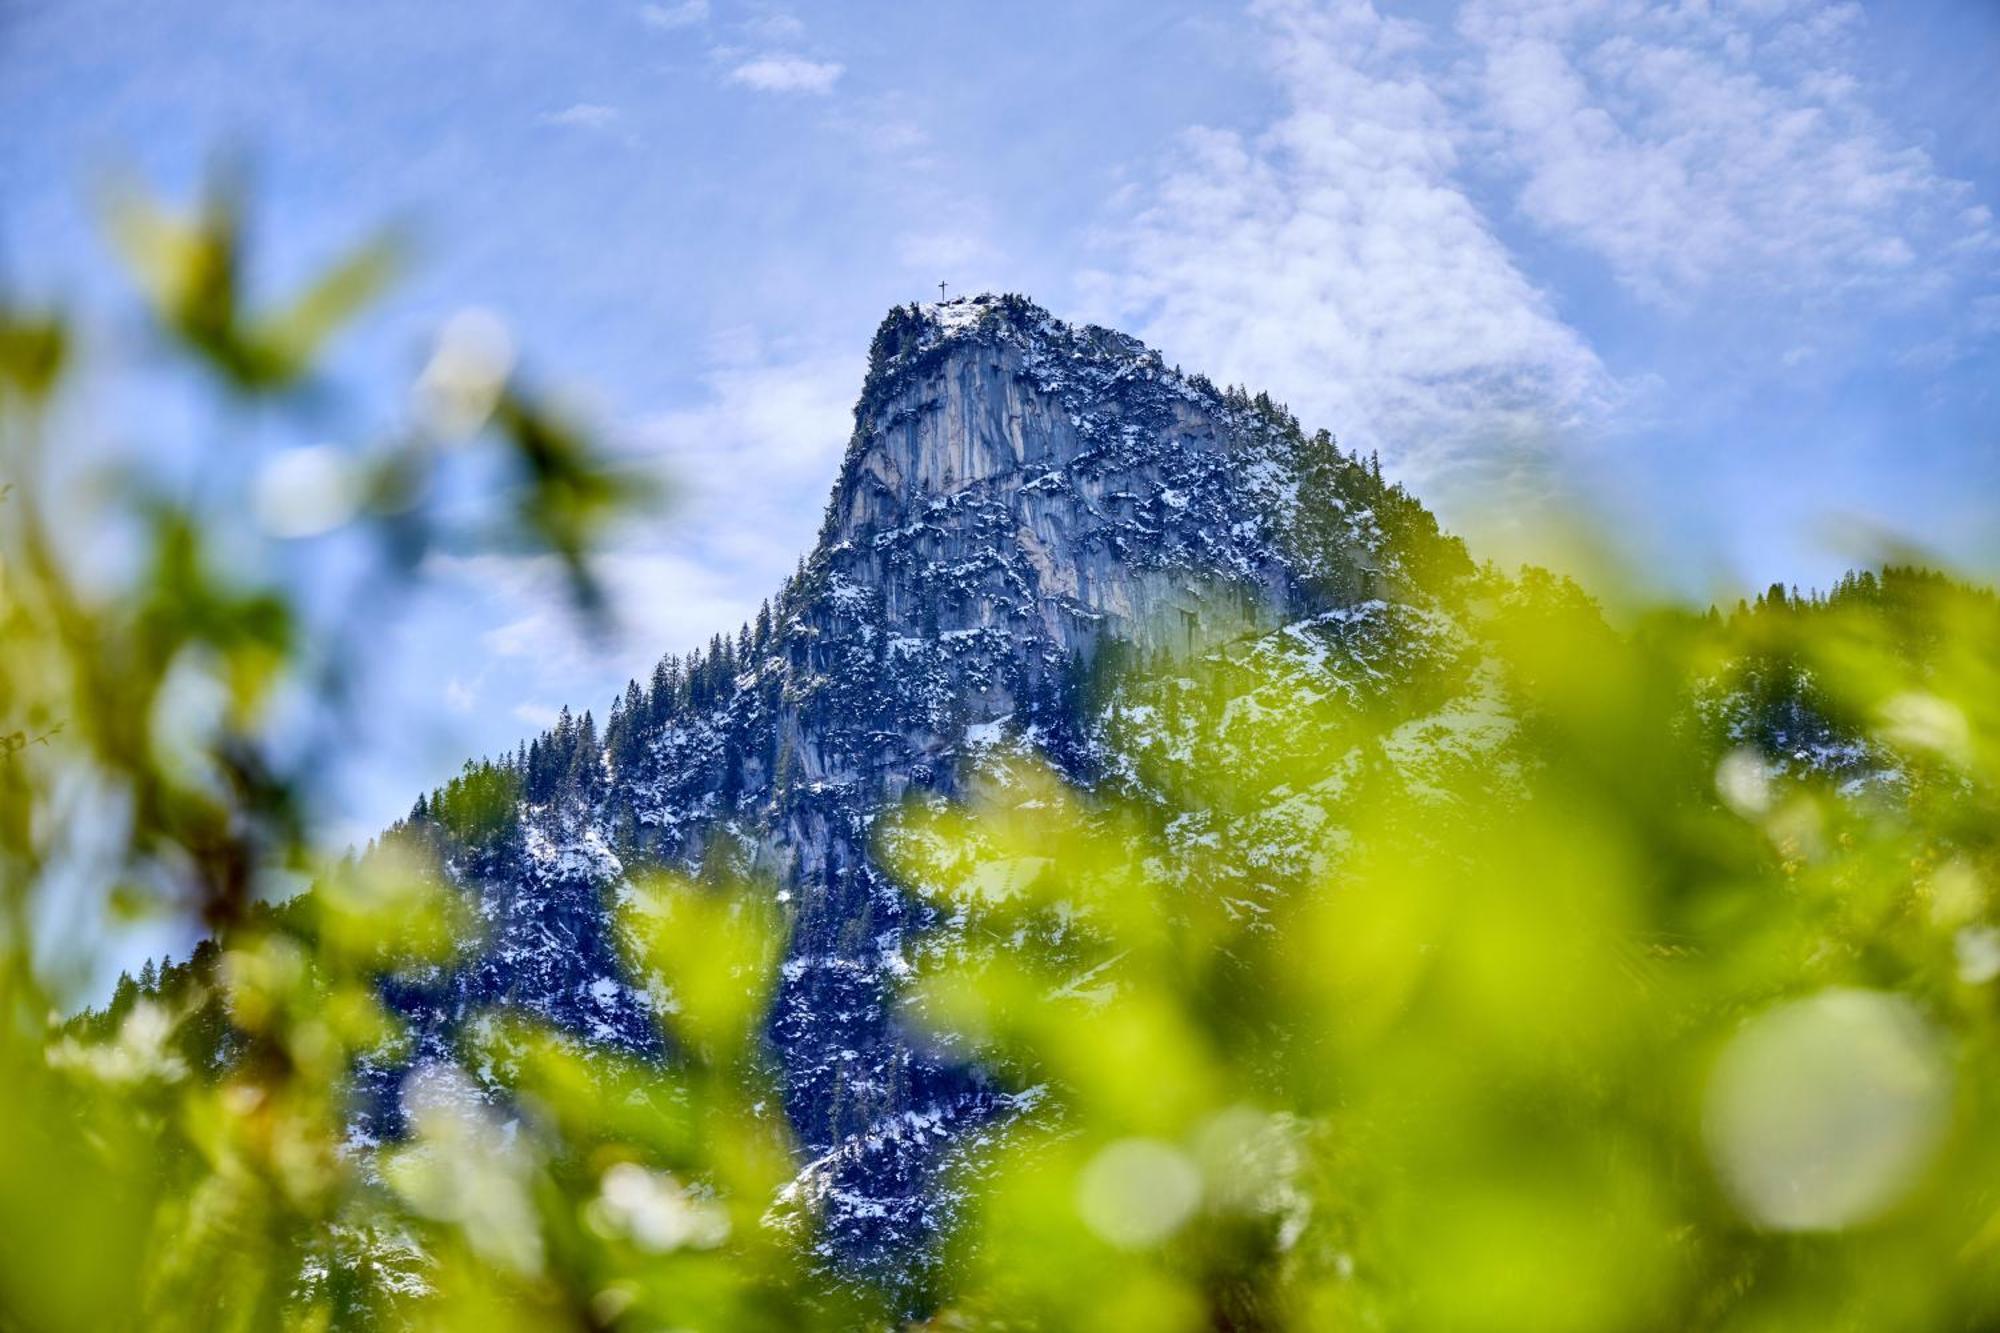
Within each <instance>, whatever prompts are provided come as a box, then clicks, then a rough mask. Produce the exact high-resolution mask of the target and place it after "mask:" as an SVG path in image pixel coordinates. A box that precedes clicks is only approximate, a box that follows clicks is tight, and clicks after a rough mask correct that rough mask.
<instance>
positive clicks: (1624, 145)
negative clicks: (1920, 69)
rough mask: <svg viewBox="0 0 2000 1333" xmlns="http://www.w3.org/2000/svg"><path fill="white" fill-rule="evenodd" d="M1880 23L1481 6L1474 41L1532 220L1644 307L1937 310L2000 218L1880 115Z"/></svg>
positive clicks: (1625, 3) (1760, 8) (1481, 112)
mask: <svg viewBox="0 0 2000 1333" xmlns="http://www.w3.org/2000/svg"><path fill="white" fill-rule="evenodd" d="M1861 24H1862V18H1861V13H1860V9H1859V7H1858V6H1856V5H1853V4H1850V3H1829V2H1828V0H1767V2H1766V3H1761V4H1758V5H1754V6H1748V7H1745V6H1741V5H1736V6H1724V5H1715V6H1712V7H1711V6H1709V5H1671V6H1670V5H1659V4H1642V3H1637V2H1636V0H1614V3H1608V4H1607V3H1604V2H1603V0H1471V3H1468V4H1467V5H1466V6H1465V7H1464V9H1463V11H1462V12H1461V15H1460V20H1459V30H1460V32H1461V34H1462V35H1463V36H1464V37H1465V38H1466V39H1467V41H1469V42H1470V43H1471V44H1472V47H1473V49H1474V63H1475V65H1476V67H1477V70H1478V73H1477V75H1476V84H1475V87H1476V99H1477V100H1476V105H1477V113H1476V114H1477V115H1478V117H1479V119H1480V121H1481V123H1482V127H1483V128H1485V129H1487V130H1489V131H1491V132H1492V134H1493V135H1494V141H1495V142H1496V143H1497V145H1498V147H1499V149H1500V156H1501V159H1502V160H1503V161H1504V162H1505V163H1506V164H1507V165H1508V167H1510V168H1511V170H1512V172H1513V174H1514V176H1515V178H1516V179H1517V181H1518V188H1519V203H1520V207H1521V209H1522V211H1523V212H1524V213H1525V214H1526V216H1527V217H1528V218H1530V219H1531V220H1532V221H1534V222H1535V223H1537V224H1538V225H1540V226H1541V227H1543V228H1544V229H1546V230H1547V231H1549V232H1551V233H1554V234H1556V235H1560V236H1563V237H1565V238H1567V239H1569V240H1572V241H1574V242H1576V243H1577V244H1579V245H1582V246H1584V247H1585V248H1587V249H1589V250H1591V251H1593V252H1595V253H1596V254H1598V255H1599V256H1601V257H1602V258H1603V259H1604V261H1605V262H1606V263H1608V264H1609V265H1610V267H1611V269H1612V271H1613V272H1614V273H1615V274H1616V275H1617V276H1618V278H1619V280H1620V281H1621V282H1623V283H1624V284H1625V285H1626V286H1627V287H1629V288H1630V289H1632V290H1633V291H1635V292H1636V293H1638V294H1639V295H1641V296H1642V297H1644V298H1646V299H1649V300H1654V301H1659V302H1663V303H1667V304H1680V303H1684V302H1685V301H1687V300H1690V299H1692V298H1693V297H1694V296H1696V295H1698V294H1699V293H1700V292H1701V290H1702V289H1703V288H1705V287H1707V286H1709V285H1711V284H1714V283H1717V282H1721V281H1728V282H1729V283H1731V284H1732V285H1734V286H1735V287H1737V288H1738V289H1739V292H1740V290H1741V289H1743V288H1745V287H1747V288H1748V289H1750V290H1751V291H1752V292H1753V293H1770V292H1774V291H1791V292H1794V293H1796V294H1797V295H1798V296H1800V297H1801V298H1804V299H1806V300H1808V301H1811V302H1815V303H1824V302H1825V301H1826V300H1827V299H1829V298H1833V297H1838V296H1840V295H1843V294H1846V293H1849V292H1852V291H1855V290H1857V289H1861V290H1866V291H1868V292H1870V293H1872V294H1875V295H1877V296H1881V295H1894V296H1896V297H1898V298H1902V299H1907V298H1910V297H1921V296H1923V295H1925V294H1928V293H1931V292H1935V291H1936V290H1938V289H1939V287H1940V284H1942V283H1945V282H1947V281H1948V275H1947V274H1946V272H1945V269H1946V268H1947V267H1948V266H1949V264H1950V262H1952V261H1951V259H1950V256H1952V255H1954V254H1957V255H1963V254H1965V253H1967V252H1968V251H1972V252H1984V253H1989V254H1990V253H1991V252H1992V247H1993V242H1994V234H1993V232H1992V229H1991V218H1990V216H1989V215H1987V214H1986V213H1985V212H1984V210H1981V209H1977V208H1973V207H1969V206H1968V205H1969V203H1970V201H1969V198H1968V195H1969V187H1968V186H1966V185H1964V184H1963V183H1961V182H1957V181H1953V180H1950V179H1947V178H1946V177H1944V176H1943V175H1942V174H1941V173H1940V172H1939V170H1938V169H1937V166H1936V164H1935V163H1933V162H1932V160H1931V158H1930V157H1929V155H1928V154H1927V153H1925V152H1924V151H1923V150H1922V149H1921V148H1919V147H1917V146H1915V145H1913V144H1910V143H1908V142H1905V141H1903V140H1902V139H1900V138H1899V137H1898V136H1897V135H1896V134H1895V133H1894V132H1893V130H1892V129H1891V128H1890V127H1889V126H1888V125H1887V124H1886V123H1884V122H1883V120H1882V119H1881V118H1880V117H1879V116H1878V115H1877V114H1875V112H1874V111H1873V110H1872V109H1871V108H1870V106H1869V105H1868V103H1867V101H1866V99H1865V95H1864V94H1865V90H1864V88H1863V85H1862V83H1861V82H1860V80H1859V79H1857V78H1856V77H1855V75H1854V74H1853V73H1852V72H1851V71H1850V69H1849V68H1848V67H1847V65H1848V63H1849V60H1850V56H1851V53H1852V47H1853V44H1854V42H1855V40H1856V37H1857V30H1858V29H1859V28H1860V27H1861Z"/></svg>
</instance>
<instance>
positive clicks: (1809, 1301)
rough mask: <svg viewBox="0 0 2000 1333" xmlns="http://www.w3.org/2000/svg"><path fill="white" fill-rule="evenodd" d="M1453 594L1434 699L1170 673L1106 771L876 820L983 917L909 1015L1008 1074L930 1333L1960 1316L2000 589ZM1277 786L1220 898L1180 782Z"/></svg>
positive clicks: (901, 856) (1020, 774)
mask: <svg viewBox="0 0 2000 1333" xmlns="http://www.w3.org/2000/svg"><path fill="white" fill-rule="evenodd" d="M1467 593H1468V595H1467V597H1466V610H1465V611H1464V613H1463V614H1464V617H1465V626H1466V631H1467V633H1466V639H1465V642H1464V643H1463V645H1462V649H1463V652H1462V661H1461V662H1460V664H1459V667H1458V670H1457V675H1458V678H1459V685H1460V687H1461V689H1462V691H1463V693H1462V694H1461V695H1460V696H1459V697H1458V700H1457V702H1456V703H1453V702H1451V701H1450V699H1449V698H1444V699H1442V701H1441V699H1440V697H1439V696H1436V695H1431V696H1429V697H1426V698H1422V699H1418V700H1415V701H1412V700H1408V699H1406V700H1403V701H1402V702H1401V704H1400V705H1397V704H1395V703H1394V702H1393V701H1391V702H1390V704H1389V705H1388V706H1383V703H1382V701H1381V700H1377V701H1376V702H1375V704H1374V705H1370V704H1368V703H1367V702H1366V701H1363V702H1357V701H1356V700H1354V699H1352V698H1345V697H1340V696H1339V695H1338V694H1337V693H1336V694H1334V695H1331V696H1329V695H1328V694H1327V692H1325V691H1324V690H1321V691H1318V692H1304V691H1294V692H1293V693H1292V694H1291V695H1290V696H1289V698H1288V699H1274V697H1273V695H1272V693H1271V692H1270V691H1268V690H1266V691H1264V692H1262V693H1259V694H1256V695H1255V696H1254V698H1255V699H1256V700H1258V701H1259V711H1257V712H1255V713H1246V711H1245V710H1243V709H1241V708H1240V707H1238V708H1233V707H1232V701H1234V703H1236V704H1240V703H1242V702H1243V701H1244V700H1245V699H1247V698H1251V697H1253V696H1251V695H1248V694H1246V693H1245V688H1246V682H1245V680H1244V679H1243V675H1242V668H1241V666H1240V665H1234V664H1230V663H1227V662H1225V661H1222V660H1220V659H1216V660H1211V661H1210V662H1208V663H1206V664H1202V663H1195V664H1188V665H1186V666H1183V667H1179V668H1176V669H1174V670H1171V671H1169V672H1167V673H1164V674H1163V676H1162V677H1161V678H1159V679H1156V680H1153V681H1149V682H1137V683H1135V688H1136V694H1135V696H1134V698H1135V700H1137V701H1140V702H1139V703H1138V705H1137V711H1139V712H1140V713H1141V714H1142V715H1143V716H1144V717H1145V718H1146V719H1148V720H1149V721H1152V722H1155V723H1157V721H1158V720H1159V719H1161V718H1169V717H1174V716H1176V715H1179V716H1185V717H1189V718H1192V719H1194V721H1193V724H1192V725H1191V726H1190V727H1189V728H1188V729H1187V735H1188V736H1191V737H1192V740H1191V741H1189V742H1188V743H1186V744H1184V745H1182V746H1181V747H1180V749H1179V751H1178V753H1177V754H1176V755H1175V756H1174V757H1173V759H1172V761H1171V762H1169V763H1163V764H1161V765H1158V766H1155V767H1154V768H1150V769H1148V770H1147V771H1146V772H1145V773H1144V774H1143V775H1142V777H1143V779H1144V780H1143V781H1142V782H1140V783H1139V784H1138V785H1137V793H1138V794H1137V795H1135V796H1134V797H1132V798H1131V799H1125V800H1116V801H1104V800H1100V799H1093V798H1092V797H1090V796H1087V795H1084V794H1082V793H1076V792H1072V791H1069V790H1066V789H1065V788H1064V787H1063V785H1062V784H1061V783H1060V782H1059V781H1057V780H1056V779H1055V778H1054V777H1053V776H1052V775H1050V774H1048V773H1046V772H1042V771H1039V770H1035V769H1032V768H1029V769H1025V770H1018V771H1014V772H1012V773H1008V774H1005V775H1003V776H1002V778H1001V779H1000V780H997V781H990V782H988V783H986V784H984V786H983V787H982V788H981V790H980V791H979V792H978V793H977V794H976V796H975V798H974V799H973V800H972V801H971V802H969V803H967V804H965V805H962V806H957V807H938V806H931V807H928V808H925V807H919V808H917V809H914V810H913V811H912V812H911V814H910V815H909V817H908V818H907V819H906V820H905V821H903V823H902V825H901V826H900V827H899V828H898V829H896V830H895V831H894V832H892V833H891V834H890V835H888V837H887V838H886V840H885V848H886V849H887V851H888V852H889V854H890V855H891V857H892V858H893V860H894V861H895V863H896V864H898V865H899V866H900V867H901V869H902V871H903V873H904V876H905V878H906V879H907V880H908V881H909V882H910V883H912V884H914V885H918V886H921V887H922V888H923V889H924V890H925V891H926V892H928V893H929V894H931V895H932V897H933V899H934V900H935V901H936V902H937V904H938V905H939V907H940V909H941V910H942V911H943V912H945V913H946V914H947V915H948V916H950V917H951V918H952V919H953V920H954V921H955V922H957V923H959V924H960V926H961V927H962V929H963V930H964V932H965V935H966V936H967V938H970V939H973V940H983V941H985V942H986V944H987V947H983V948H969V949H959V950H954V951H948V952H944V953H941V954H938V955H935V956H934V957H933V959H932V961H931V964H930V965H929V966H928V967H927V968H926V969H925V975H924V976H923V977H922V978H921V980H920V981H919V982H918V984H917V985H916V986H915V988H914V990H913V993H912V995H911V997H910V1011H911V1015H912V1018H913V1020H914V1021H916V1022H918V1023H919V1024H921V1025H923V1026H924V1027H926V1028H928V1029H929V1030H930V1031H931V1032H932V1033H933V1034H934V1037H935V1039H936V1040H937V1041H939V1042H940V1043H941V1044H943V1045H945V1046H946V1047H947V1048H948V1049H954V1050H959V1051H964V1052H967V1053H969V1054H972V1055H974V1056H976V1057H977V1058H978V1059H980V1060H981V1061H982V1062H983V1063H984V1064H985V1065H986V1066H987V1067H988V1068H990V1069H993V1070H995V1071H998V1072H1000V1073H1001V1074H1003V1075H1004V1076H1005V1077H1006V1078H1008V1079H1009V1080H1010V1081H1011V1082H1012V1084H1013V1086H1014V1087H1015V1088H1017V1089H1019V1090H1034V1091H1035V1092H1036V1094H1037V1095H1038V1096H1040V1097H1041V1098H1042V1102H1041V1106H1040V1109H1039V1110H1038V1112H1037V1113H1036V1114H1035V1115H1032V1116H1030V1117H1026V1118H1024V1119H1023V1120H1022V1121H1021V1122H1020V1123H1019V1124H1018V1126H1017V1127H1016V1129H1015V1131H1014V1133H1013V1134H1012V1136H1011V1138H1010V1139H1009V1141H1008V1142H1007V1144H1006V1146H1005V1147H1003V1148H1001V1149H999V1150H996V1151H995V1152H993V1153H991V1154H989V1155H988V1156H987V1158H986V1159H984V1160H982V1161H981V1162H979V1163H978V1164H976V1165H975V1166H973V1167H971V1168H968V1170H967V1173H966V1181H965V1182H964V1187H965V1188H966V1189H967V1191H968V1192H969V1194H970V1196H971V1197H972V1198H973V1200H974V1205H973V1206H974V1210H975V1214H976V1221H975V1222H974V1224H973V1225H971V1226H970V1227H969V1228H968V1229H967V1231H966V1233H965V1234H964V1235H962V1236H961V1237H960V1238H959V1244H960V1247H961V1252H960V1253H959V1255H958V1256H957V1261H956V1265H955V1269H954V1271H955V1272H956V1273H958V1274H959V1275H961V1277H962V1279H963V1281H962V1284H961V1285H960V1286H958V1287H957V1289H955V1290H953V1291H951V1292H949V1293H947V1294H946V1296H945V1312H944V1313H943V1314H942V1315H940V1316H939V1318H938V1320H937V1324H938V1326H940V1327H986V1326H1017V1325H1027V1326H1040V1327H1077V1328H1086V1327H1087V1328H1156V1329H1166V1328H1186V1329H1197V1328H1232V1329H1248V1328H1328V1329H1349V1328H1385V1329H1388V1328H1393V1329H1402V1328H1439V1329H1495V1330H1501V1329H1520V1330H1530V1329H1533V1330H1545V1329H1578V1330H1601V1329H1640V1328H1731V1329H1781V1328H1782V1329H1797V1328H1847V1329H1886V1328H1972V1327H1983V1326H1985V1325H1986V1324H1988V1323H1990V1322H1991V1321H1992V1320H1993V1319H1994V1318H1995V1317H1996V1314H2000V1270H1996V1269H1995V1268H1994V1265H1993V1258H1994V1253H1993V1244H1994V1238H1995V1236H1996V1235H2000V1148H1996V1144H1995V1140H1994V1137H1993V1135H1992V1134H1991V1133H1990V1129H1991V1127H1992V1126H1993V1125H1994V1124H1995V1123H1996V1121H1995V1113H1996V1107H1995V1105H1994V1090H1995V1089H1996V1088H2000V1048H1996V1037H2000V1024H1996V1017H2000V1004H1996V1000H2000V995H1996V991H1995V984H1996V979H2000V949H1996V948H1995V946H1996V945H2000V930H1996V926H1995V914H1994V905H1993V903H1992V901H1991V896H1990V895H1991V886H1992V885H1993V884H1994V883H1995V874H1996V872H2000V805H1996V795H1997V794H2000V787H1996V778H2000V602H1996V599H1995V598H1994V597H1993V595H1992V594H1991V593H1989V592H1986V591H1984V590H1979V589H1974V588H1970V587H1967V586H1964V585H1961V584H1958V583H1955V582H1952V581H1950V580H1948V579H1945V578H1942V577H1939V576H1936V575H1930V574H1925V573H1921V572H1917V571H1911V570H1890V571H1887V572H1886V573H1885V575H1884V576H1882V577H1881V578H1879V579H1878V578H1877V577H1876V576H1874V575H1865V576H1857V577H1855V578H1851V579H1849V580H1846V581H1844V582H1843V583H1842V585H1841V586H1840V588H1838V589H1837V590H1835V592H1834V593H1833V595H1832V596H1830V597H1823V598H1817V599H1798V598H1796V597H1787V595H1786V594H1785V593H1784V592H1783V591H1782V590H1774V593H1773V594H1772V595H1771V596H1770V597H1768V598H1766V599H1760V602H1759V604H1758V605H1757V606H1756V607H1754V608H1753V607H1743V608H1740V609H1739V610H1738V611H1737V612H1736V613H1735V614H1734V615H1732V616H1729V617H1724V616H1722V615H1720V614H1717V613H1714V612H1711V613H1709V614H1707V615H1696V614H1692V613H1689V612H1685V611H1680V610H1676V609H1673V608H1661V609H1658V610H1656V611H1654V612H1652V613H1650V614H1648V615H1646V616H1643V617H1641V618H1640V623H1639V624H1638V625H1636V627H1634V628H1632V629H1631V630H1629V631H1623V630H1621V631H1614V630H1613V629H1612V628H1611V627H1610V626H1609V625H1608V624H1607V623H1606V620H1605V618H1604V616H1603V615H1602V614H1600V612H1599V610H1598V608H1597V607H1596V605H1595V604H1593V603H1592V602H1591V601H1590V599H1588V598H1587V597H1585V596H1584V595H1583V594H1582V593H1581V592H1579V591H1578V590H1577V589H1576V588H1575V587H1574V586H1573V585H1570V584H1567V583H1566V582H1565V581H1563V580H1559V579H1556V578H1553V577H1551V576H1549V575H1546V574H1544V573H1541V572H1538V571H1527V572H1525V573H1524V574H1523V575H1522V576H1520V577H1518V578H1499V577H1497V576H1495V575H1493V574H1492V573H1491V572H1490V571H1488V572H1487V573H1485V574H1484V575H1482V576H1481V578H1480V579H1479V580H1478V583H1477V586H1475V587H1473V588H1470V589H1468V590H1467ZM1447 674H1450V673H1447ZM1496 705H1497V707H1496ZM1298 737H1310V738H1313V740H1312V742H1311V743H1309V744H1304V745H1302V744H1300V743H1298V741H1297V739H1296V738H1298ZM1274 756H1275V757H1276V758H1275V759H1274ZM1160 793H1169V794H1170V795H1168V796H1167V797H1166V798H1164V799H1162V798H1161V797H1160V795H1159V794H1160ZM1296 793H1314V794H1315V795H1316V798H1317V799H1318V800H1319V801H1321V802H1323V803H1324V804H1325V805H1326V806H1328V807H1330V808H1331V810H1332V811H1333V818H1334V820H1335V821H1337V823H1338V826H1339V827H1338V828H1337V829H1333V830H1330V831H1328V835H1327V836H1325V837H1323V838H1322V839H1321V840H1320V841H1319V842H1318V844H1317V846H1318V851H1317V853H1316V854H1315V855H1314V856H1312V857H1311V858H1310V859H1309V860H1308V862H1307V863H1306V864H1305V865H1304V867H1303V868H1302V869H1301V870H1299V871H1298V872H1297V873H1296V874H1295V875H1293V876H1292V877H1291V879H1290V881H1289V882H1288V883H1286V884H1285V885H1284V888H1283V891H1282V892H1280V893H1277V894H1275V895H1272V896H1270V897H1268V898H1267V899H1265V900H1263V901H1261V902H1255V903H1250V902H1245V901H1244V900H1243V899H1242V898H1241V897H1240V896H1239V895H1241V894H1243V892H1244V877H1243V875H1242V873H1241V871H1242V867H1243V861H1244V859H1245V855H1246V849H1245V848H1244V847H1243V846H1241V845H1239V844H1233V843H1232V842H1231V841H1230V839H1229V838H1228V837H1227V836H1226V834H1224V833H1223V832H1222V831H1221V830H1222V828H1223V826H1224V825H1226V823H1227V821H1226V820H1218V821H1212V822H1211V817H1212V816H1215V815H1216V814H1217V813H1218V812H1230V811H1243V810H1246V809H1249V808H1251V807H1253V806H1255V805H1256V804H1258V802H1259V801H1260V800H1261V801H1262V802H1263V803H1265V804H1266V805H1270V804H1282V803H1284V802H1285V801H1287V800H1289V798H1290V797H1291V796H1292V795H1293V794H1296ZM1190 821H1197V822H1196V823H1194V824H1193V825H1192V827H1198V828H1201V829H1204V830H1208V831H1205V832H1203V833H1202V835H1201V836H1200V837H1197V838H1194V839H1189V838H1187V837H1186V836H1185V833H1186V831H1187V829H1188V828H1189V827H1191V824H1190Z"/></svg>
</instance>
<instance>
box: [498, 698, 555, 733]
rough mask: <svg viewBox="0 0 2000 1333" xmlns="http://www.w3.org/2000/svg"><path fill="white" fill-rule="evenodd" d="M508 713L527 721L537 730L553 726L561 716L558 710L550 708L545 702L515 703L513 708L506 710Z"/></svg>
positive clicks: (544, 729) (545, 729)
mask: <svg viewBox="0 0 2000 1333" xmlns="http://www.w3.org/2000/svg"><path fill="white" fill-rule="evenodd" d="M508 715H509V716H510V717H513V718H516V719H518V720H519V721H522V722H525V723H527V724H528V725H529V726H531V727H534V728H536V729H537V730H539V731H547V730H548V729H549V728H551V727H553V726H555V724H556V722H557V721H558V720H559V719H560V718H561V716H562V714H561V712H560V711H559V710H557V709H554V708H551V707H549V706H548V705H547V704H531V703H520V704H515V705H514V707H513V708H511V709H510V710H508Z"/></svg>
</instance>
